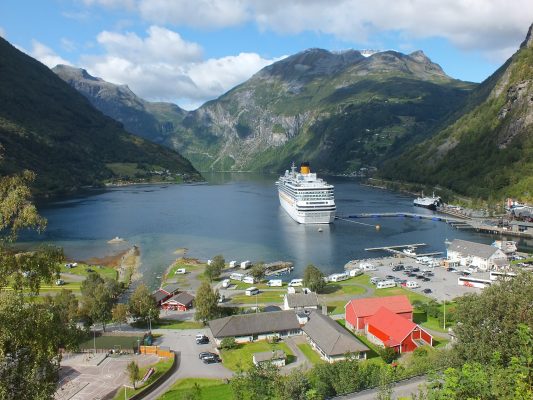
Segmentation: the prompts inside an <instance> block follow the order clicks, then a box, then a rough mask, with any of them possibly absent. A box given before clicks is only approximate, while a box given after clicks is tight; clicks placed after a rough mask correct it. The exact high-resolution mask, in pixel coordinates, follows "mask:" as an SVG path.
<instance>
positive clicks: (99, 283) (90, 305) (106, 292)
mask: <svg viewBox="0 0 533 400" xmlns="http://www.w3.org/2000/svg"><path fill="white" fill-rule="evenodd" d="M80 289H81V294H82V307H81V314H82V315H83V316H85V319H86V323H88V325H92V324H93V323H96V322H99V323H101V324H102V328H103V330H104V331H105V326H106V323H107V322H108V321H110V320H111V317H112V314H111V310H112V309H113V305H114V304H115V300H116V298H117V296H118V290H119V286H117V285H116V284H115V283H114V282H112V280H110V279H104V278H102V277H101V276H100V275H98V274H96V273H90V274H89V275H88V276H87V279H85V281H83V283H82V284H81V288H80Z"/></svg>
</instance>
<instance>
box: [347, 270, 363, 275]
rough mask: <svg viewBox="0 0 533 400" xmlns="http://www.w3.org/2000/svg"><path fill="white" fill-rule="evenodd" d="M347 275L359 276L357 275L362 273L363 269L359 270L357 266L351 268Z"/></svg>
mask: <svg viewBox="0 0 533 400" xmlns="http://www.w3.org/2000/svg"><path fill="white" fill-rule="evenodd" d="M349 275H350V276H359V275H363V271H361V270H360V269H359V268H356V269H351V270H350V272H349Z"/></svg>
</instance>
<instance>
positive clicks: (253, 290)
mask: <svg viewBox="0 0 533 400" xmlns="http://www.w3.org/2000/svg"><path fill="white" fill-rule="evenodd" d="M244 294H246V296H255V295H256V294H259V289H257V288H256V287H255V286H252V287H249V288H248V289H246V290H245V291H244Z"/></svg>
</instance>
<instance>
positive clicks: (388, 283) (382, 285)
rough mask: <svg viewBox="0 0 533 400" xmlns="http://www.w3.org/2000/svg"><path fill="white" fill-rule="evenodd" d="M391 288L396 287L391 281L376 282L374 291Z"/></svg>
mask: <svg viewBox="0 0 533 400" xmlns="http://www.w3.org/2000/svg"><path fill="white" fill-rule="evenodd" d="M391 287H396V282H394V281H392V280H388V281H381V282H378V283H377V285H376V289H386V288H391Z"/></svg>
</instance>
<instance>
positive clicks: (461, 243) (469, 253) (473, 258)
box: [447, 239, 507, 271]
mask: <svg viewBox="0 0 533 400" xmlns="http://www.w3.org/2000/svg"><path fill="white" fill-rule="evenodd" d="M447 258H448V260H452V261H456V262H459V265H462V266H463V267H466V266H471V267H474V268H479V269H480V270H482V271H488V270H490V269H497V268H498V266H499V265H501V264H502V263H504V261H507V256H506V255H505V253H504V252H503V251H502V250H500V249H498V248H497V247H494V246H489V245H488V244H482V243H476V242H469V241H467V240H461V239H454V240H453V241H452V242H451V243H450V244H449V245H448V251H447Z"/></svg>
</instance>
